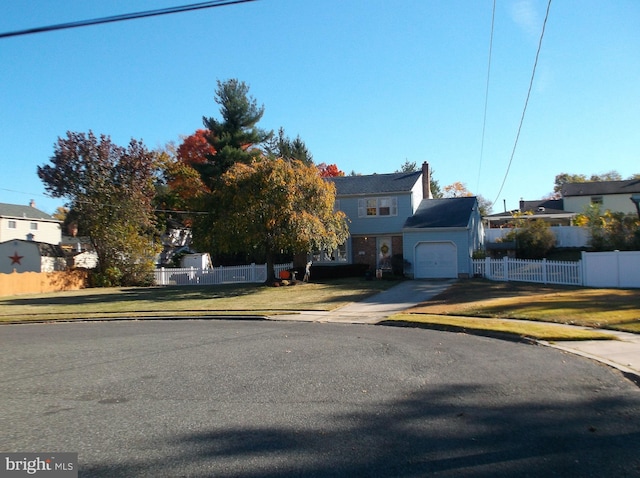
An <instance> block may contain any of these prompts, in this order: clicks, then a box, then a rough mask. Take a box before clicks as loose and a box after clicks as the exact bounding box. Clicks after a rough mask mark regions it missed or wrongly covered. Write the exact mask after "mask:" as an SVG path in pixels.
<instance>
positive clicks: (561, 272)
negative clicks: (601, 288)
mask: <svg viewBox="0 0 640 478" xmlns="http://www.w3.org/2000/svg"><path fill="white" fill-rule="evenodd" d="M472 265H473V273H474V275H475V276H481V277H486V278H487V279H491V280H501V281H521V282H540V283H543V284H564V285H582V264H581V261H578V262H569V261H566V262H565V261H548V260H546V259H542V260H539V261H534V260H525V259H511V258H509V257H503V258H502V259H491V258H486V259H473V260H472Z"/></svg>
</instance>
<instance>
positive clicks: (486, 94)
mask: <svg viewBox="0 0 640 478" xmlns="http://www.w3.org/2000/svg"><path fill="white" fill-rule="evenodd" d="M495 19H496V0H493V11H492V12H491V35H490V37H489V61H488V66H487V86H486V88H485V91H484V116H483V118H482V141H481V143H480V164H478V184H477V186H476V191H478V192H480V176H481V173H482V158H483V156H484V135H485V131H486V128H487V105H488V104H489V78H490V77H491V56H492V53H493V26H494V23H495Z"/></svg>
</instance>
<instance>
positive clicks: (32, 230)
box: [0, 201, 62, 245]
mask: <svg viewBox="0 0 640 478" xmlns="http://www.w3.org/2000/svg"><path fill="white" fill-rule="evenodd" d="M61 224H62V221H59V220H57V219H54V218H53V217H52V216H50V215H49V214H47V213H46V212H42V211H40V210H39V209H36V205H35V202H33V201H31V204H29V206H21V205H17V204H3V203H0V242H5V241H9V240H11V239H22V240H30V241H36V242H42V243H46V244H56V245H57V244H60V241H61V239H62V230H61V227H60V226H61Z"/></svg>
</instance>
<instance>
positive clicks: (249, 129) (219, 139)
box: [194, 79, 273, 187]
mask: <svg viewBox="0 0 640 478" xmlns="http://www.w3.org/2000/svg"><path fill="white" fill-rule="evenodd" d="M215 101H216V103H218V104H219V105H220V115H221V116H222V118H221V119H216V118H212V117H206V116H205V117H203V118H202V121H203V123H204V126H205V128H206V129H207V130H208V131H209V134H208V135H207V141H208V142H209V144H210V145H211V146H212V147H213V149H214V151H215V153H213V154H211V155H208V157H207V162H206V163H203V164H194V167H195V168H196V169H197V170H198V171H199V172H200V174H201V175H202V179H203V181H204V183H205V184H207V186H209V187H211V183H212V181H215V180H216V179H217V178H219V177H220V176H221V175H222V174H224V173H225V172H226V171H227V170H228V169H229V168H230V167H231V166H233V165H234V164H235V163H244V164H250V163H251V161H252V160H254V159H256V158H257V157H259V156H260V155H261V154H262V153H261V151H260V149H259V146H261V145H263V144H264V143H265V142H266V141H268V140H269V139H270V138H271V137H272V135H273V132H272V131H266V130H263V129H260V128H258V127H257V126H256V125H257V123H258V122H259V121H260V119H261V118H262V115H263V114H264V106H258V104H257V102H256V100H255V99H254V98H253V97H252V96H250V95H249V87H248V86H247V85H246V84H245V83H244V82H243V81H238V80H237V79H231V80H227V81H224V82H222V81H220V80H218V88H217V89H216V99H215Z"/></svg>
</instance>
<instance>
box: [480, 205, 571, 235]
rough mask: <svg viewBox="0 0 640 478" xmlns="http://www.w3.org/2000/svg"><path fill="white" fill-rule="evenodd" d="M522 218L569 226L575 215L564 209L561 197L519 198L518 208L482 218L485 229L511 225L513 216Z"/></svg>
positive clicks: (551, 224)
mask: <svg viewBox="0 0 640 478" xmlns="http://www.w3.org/2000/svg"><path fill="white" fill-rule="evenodd" d="M518 215H522V217H524V218H530V219H542V220H543V221H545V222H546V223H548V224H549V226H571V224H572V222H573V219H574V218H575V217H576V213H575V212H569V211H565V209H564V201H563V200H562V199H539V200H537V201H523V200H520V204H519V207H518V209H514V210H512V211H505V212H502V213H497V214H490V215H488V216H485V217H484V218H483V221H484V224H485V226H486V227H487V229H494V228H500V227H504V226H507V227H513V222H514V218H515V216H518Z"/></svg>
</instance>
